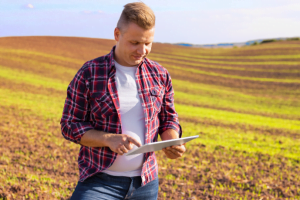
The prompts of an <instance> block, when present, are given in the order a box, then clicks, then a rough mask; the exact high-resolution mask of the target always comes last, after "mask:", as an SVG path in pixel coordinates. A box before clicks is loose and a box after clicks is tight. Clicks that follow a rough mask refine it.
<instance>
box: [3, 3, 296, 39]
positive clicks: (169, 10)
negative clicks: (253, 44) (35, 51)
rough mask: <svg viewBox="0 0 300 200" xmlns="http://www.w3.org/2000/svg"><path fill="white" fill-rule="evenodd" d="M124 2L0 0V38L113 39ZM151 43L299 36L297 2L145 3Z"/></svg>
mask: <svg viewBox="0 0 300 200" xmlns="http://www.w3.org/2000/svg"><path fill="white" fill-rule="evenodd" d="M130 2H132V1H127V0H106V1H104V0H84V1H83V0H72V1H70V0H51V1H50V0H0V37H5V36H36V35H50V36H76V37H92V38H106V39H113V31H114V28H115V26H116V24H117V21H118V19H119V17H120V14H121V12H122V9H123V6H124V5H125V4H126V3H130ZM143 2H144V3H146V4H147V5H148V6H149V7H150V8H152V10H153V11H154V13H155V15H156V26H155V36H154V41H155V42H162V43H179V42H183V43H192V44H216V43H232V42H246V41H249V40H254V39H267V38H279V37H300V1H299V0H143Z"/></svg>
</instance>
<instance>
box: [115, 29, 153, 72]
mask: <svg viewBox="0 0 300 200" xmlns="http://www.w3.org/2000/svg"><path fill="white" fill-rule="evenodd" d="M123 29H124V30H123ZM123 29H122V30H119V29H118V28H115V32H114V35H115V40H116V41H117V47H116V50H115V51H116V52H115V59H116V61H117V62H118V63H119V64H120V65H123V66H135V65H138V64H139V63H140V62H141V61H142V60H143V58H145V57H146V56H147V55H148V54H149V53H150V51H151V47H152V42H153V38H154V27H153V28H151V29H149V30H145V29H143V28H141V27H139V26H138V25H137V24H135V23H129V24H128V25H126V26H124V28H123Z"/></svg>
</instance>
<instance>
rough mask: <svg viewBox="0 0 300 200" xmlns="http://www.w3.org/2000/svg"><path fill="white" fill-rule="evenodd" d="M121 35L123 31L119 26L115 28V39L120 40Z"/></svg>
mask: <svg viewBox="0 0 300 200" xmlns="http://www.w3.org/2000/svg"><path fill="white" fill-rule="evenodd" d="M120 35H121V31H120V29H119V28H118V27H116V28H115V30H114V36H115V40H116V41H117V42H118V41H119V39H120Z"/></svg>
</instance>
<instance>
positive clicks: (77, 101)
mask: <svg viewBox="0 0 300 200" xmlns="http://www.w3.org/2000/svg"><path fill="white" fill-rule="evenodd" d="M84 69H85V68H84V66H83V67H82V68H81V69H80V70H79V71H78V72H77V74H76V75H75V77H74V78H73V80H72V81H71V83H70V84H69V86H68V89H67V98H66V100H65V105H64V109H63V114H62V118H61V121H60V124H61V131H62V135H63V136H64V138H65V139H67V140H70V141H72V142H74V143H77V144H79V143H80V140H81V137H82V136H83V135H84V133H85V132H87V131H88V130H91V129H94V127H93V126H92V124H91V122H90V121H89V101H88V93H89V89H88V82H87V81H86V78H85V77H84Z"/></svg>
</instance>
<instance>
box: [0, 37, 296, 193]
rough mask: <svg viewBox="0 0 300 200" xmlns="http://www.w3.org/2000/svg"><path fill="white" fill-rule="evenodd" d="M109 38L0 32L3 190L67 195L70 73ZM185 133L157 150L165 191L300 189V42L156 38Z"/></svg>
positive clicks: (73, 157)
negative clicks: (168, 153) (236, 43)
mask: <svg viewBox="0 0 300 200" xmlns="http://www.w3.org/2000/svg"><path fill="white" fill-rule="evenodd" d="M113 45H114V42H113V41H110V40H101V39H90V38H68V37H11V38H0V99H1V101H0V118H1V120H0V133H1V134H0V140H1V143H0V199H69V198H70V196H71V194H72V192H73V191H74V188H75V186H76V184H77V181H78V166H77V155H78V151H79V146H78V145H75V144H73V143H71V142H69V141H67V140H65V139H64V138H63V136H62V135H61V132H60V124H59V121H60V118H61V114H62V109H63V105H64V100H65V98H66V89H67V86H68V83H69V82H70V81H71V80H72V78H73V77H74V75H75V73H76V72H77V70H78V69H79V68H80V67H81V66H82V64H83V63H84V62H85V61H87V60H91V59H93V58H95V57H99V56H101V55H104V54H107V53H108V52H109V51H110V49H111V48H112V46H113ZM150 58H151V59H153V60H155V61H156V60H157V61H158V62H159V63H160V64H162V65H163V66H165V67H166V68H167V69H168V71H169V72H170V73H171V76H172V82H173V86H174V90H175V104H176V105H175V107H176V110H177V112H178V113H179V116H180V123H181V125H182V127H183V131H184V134H183V135H184V136H189V135H196V134H198V135H199V139H197V140H195V141H193V142H190V143H188V144H187V152H186V153H185V155H184V156H183V157H182V158H179V159H177V160H169V159H166V158H165V156H164V155H163V153H162V152H157V153H156V155H157V158H158V163H159V178H160V188H159V199H300V176H299V174H300V158H299V155H300V146H299V145H300V98H299V97H300V89H299V88H300V67H299V66H300V65H299V63H300V42H295V41H292V42H276V43H269V44H264V45H258V46H253V47H243V48H236V49H198V48H187V47H177V46H174V45H169V44H154V45H153V50H152V54H150Z"/></svg>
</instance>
